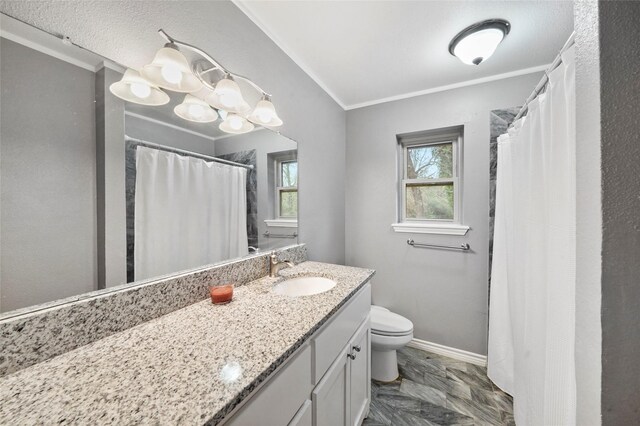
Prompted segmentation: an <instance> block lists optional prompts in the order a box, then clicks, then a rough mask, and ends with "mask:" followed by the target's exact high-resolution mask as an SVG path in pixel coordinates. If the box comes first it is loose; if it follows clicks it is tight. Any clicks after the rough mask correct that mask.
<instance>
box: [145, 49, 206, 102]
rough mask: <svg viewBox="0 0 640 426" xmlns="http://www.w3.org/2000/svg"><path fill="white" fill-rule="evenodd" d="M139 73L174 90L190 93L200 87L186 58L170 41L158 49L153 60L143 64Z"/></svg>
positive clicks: (157, 83)
mask: <svg viewBox="0 0 640 426" xmlns="http://www.w3.org/2000/svg"><path fill="white" fill-rule="evenodd" d="M141 74H142V76H143V77H144V78H146V79H147V80H149V81H150V82H152V83H154V84H156V85H158V86H160V87H162V88H164V89H169V90H173V91H174V92H183V93H191V92H195V91H197V90H200V88H201V87H202V83H201V82H200V80H199V79H198V77H196V76H195V75H193V73H192V72H191V68H190V67H189V62H187V58H185V56H184V55H183V54H182V52H180V50H178V46H176V45H175V44H174V43H171V42H169V43H167V44H165V45H164V47H163V48H162V49H160V50H158V53H156V56H155V57H154V58H153V62H151V63H150V64H148V65H145V66H144V67H143V68H142V71H141Z"/></svg>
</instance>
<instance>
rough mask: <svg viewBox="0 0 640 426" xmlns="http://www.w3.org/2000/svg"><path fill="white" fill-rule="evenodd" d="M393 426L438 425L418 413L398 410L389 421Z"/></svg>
mask: <svg viewBox="0 0 640 426" xmlns="http://www.w3.org/2000/svg"><path fill="white" fill-rule="evenodd" d="M391 424H392V425H393V426H439V425H438V424H437V423H431V422H430V421H429V420H427V419H425V418H424V417H420V416H419V415H413V414H410V413H403V412H398V413H395V414H394V415H393V419H392V421H391Z"/></svg>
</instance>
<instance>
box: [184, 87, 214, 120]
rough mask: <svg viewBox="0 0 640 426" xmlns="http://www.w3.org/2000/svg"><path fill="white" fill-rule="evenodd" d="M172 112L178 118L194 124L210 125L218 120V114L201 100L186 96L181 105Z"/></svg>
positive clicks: (189, 95)
mask: <svg viewBox="0 0 640 426" xmlns="http://www.w3.org/2000/svg"><path fill="white" fill-rule="evenodd" d="M173 112H175V113H176V115H177V116H178V117H180V118H183V119H185V120H188V121H193V122H195V123H211V122H212V121H216V120H217V119H218V113H217V112H216V111H215V110H214V109H212V108H211V107H210V106H209V105H208V104H207V103H206V102H205V101H203V100H202V99H200V98H198V97H196V96H193V95H191V94H187V95H186V96H185V97H184V100H183V101H182V103H181V104H179V105H176V107H175V108H174V109H173Z"/></svg>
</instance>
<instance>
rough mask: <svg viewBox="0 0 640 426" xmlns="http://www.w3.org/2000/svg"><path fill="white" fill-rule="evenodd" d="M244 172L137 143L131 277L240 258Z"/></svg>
mask: <svg viewBox="0 0 640 426" xmlns="http://www.w3.org/2000/svg"><path fill="white" fill-rule="evenodd" d="M246 178H247V171H246V169H244V168H241V167H234V166H228V165H224V164H220V163H216V162H208V161H205V160H202V159H199V158H195V157H188V156H182V155H178V154H175V153H171V152H165V151H160V150H157V149H151V148H146V147H142V146H139V147H138V148H137V153H136V196H135V246H134V261H135V279H136V280H142V279H147V278H152V277H157V276H159V275H165V274H169V273H173V272H177V271H182V270H185V269H191V268H195V267H199V266H203V265H207V264H211V263H215V262H219V261H222V260H227V259H232V258H236V257H241V256H245V255H246V254H247V253H248V241H247V207H246V206H247V204H246Z"/></svg>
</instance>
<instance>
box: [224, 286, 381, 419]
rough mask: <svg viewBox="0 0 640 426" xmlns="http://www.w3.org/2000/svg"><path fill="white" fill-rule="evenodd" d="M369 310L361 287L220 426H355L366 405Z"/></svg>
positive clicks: (368, 393)
mask: <svg viewBox="0 0 640 426" xmlns="http://www.w3.org/2000/svg"><path fill="white" fill-rule="evenodd" d="M370 309H371V285H370V284H365V285H364V286H363V287H362V288H361V289H360V290H358V292H357V293H356V294H355V295H354V296H353V297H351V299H349V301H348V302H347V303H346V304H345V305H344V306H342V307H341V308H340V309H339V310H338V312H336V313H335V314H334V315H333V316H332V317H331V318H330V319H329V320H328V321H327V322H326V323H325V324H324V325H323V326H322V327H321V328H320V329H319V330H318V331H317V332H316V333H315V334H314V335H313V336H312V337H311V338H310V339H309V340H308V341H307V342H305V343H304V344H303V346H302V347H301V348H300V349H298V350H297V351H296V353H295V354H293V355H292V356H291V357H290V358H289V359H288V360H287V361H286V362H285V363H284V364H283V365H282V366H281V367H280V368H279V369H278V371H277V372H276V373H273V374H272V377H270V378H269V379H268V380H267V381H266V382H265V383H264V384H263V385H262V386H261V387H260V388H259V389H258V390H257V391H256V392H255V393H254V394H253V395H252V396H251V397H250V398H249V399H248V401H247V402H246V403H245V404H244V405H243V406H242V407H241V408H239V409H238V410H237V411H236V412H234V413H233V414H232V415H230V416H229V417H227V418H226V419H225V420H224V422H223V423H224V424H226V425H233V426H243V425H247V426H255V425H261V426H285V425H289V426H347V425H360V424H361V423H362V421H363V420H364V418H365V416H366V415H367V413H368V410H369V403H370V400H371V356H370V351H371V326H370V322H369V311H370Z"/></svg>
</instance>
